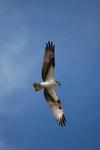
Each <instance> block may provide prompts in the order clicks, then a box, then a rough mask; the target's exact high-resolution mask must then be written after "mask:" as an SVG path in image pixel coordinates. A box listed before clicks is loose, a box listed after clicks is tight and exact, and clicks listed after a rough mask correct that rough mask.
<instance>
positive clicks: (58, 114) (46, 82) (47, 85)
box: [33, 41, 66, 126]
mask: <svg viewBox="0 0 100 150" xmlns="http://www.w3.org/2000/svg"><path fill="white" fill-rule="evenodd" d="M54 68H55V45H54V44H53V42H50V41H48V42H47V43H46V46H45V53H44V60H43V66H42V80H43V82H41V83H34V84H33V87H34V89H35V91H39V90H42V89H44V97H45V99H46V101H47V103H48V105H49V107H50V109H51V111H52V112H53V114H54V117H55V118H56V120H57V122H58V124H59V125H61V126H64V125H65V124H66V118H65V115H64V112H63V109H62V106H61V102H60V100H59V98H58V96H57V94H56V92H55V88H56V86H60V82H59V81H57V80H55V79H54Z"/></svg>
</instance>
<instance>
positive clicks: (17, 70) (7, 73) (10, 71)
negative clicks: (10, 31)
mask: <svg viewBox="0 0 100 150" xmlns="http://www.w3.org/2000/svg"><path fill="white" fill-rule="evenodd" d="M21 35H23V33H21V34H19V35H17V38H16V39H14V40H13V42H12V40H10V42H9V43H8V42H6V41H2V46H1V52H0V96H2V95H6V94H7V93H11V92H12V91H13V90H15V89H19V88H22V87H24V86H26V84H27V81H28V80H29V78H30V77H29V72H30V69H32V68H34V67H35V64H36V62H37V61H38V58H37V57H35V55H34V59H31V58H30V59H29V58H28V60H27V59H26V58H27V54H25V51H27V50H28V48H26V46H27V47H28V42H27V41H28V40H27V35H26V36H25V34H24V35H23V36H21ZM11 39H12V38H11ZM25 49H26V50H25Z"/></svg>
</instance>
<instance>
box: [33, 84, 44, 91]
mask: <svg viewBox="0 0 100 150" xmlns="http://www.w3.org/2000/svg"><path fill="white" fill-rule="evenodd" d="M33 87H34V89H35V91H39V90H41V89H42V88H43V87H42V85H41V84H40V83H34V84H33Z"/></svg>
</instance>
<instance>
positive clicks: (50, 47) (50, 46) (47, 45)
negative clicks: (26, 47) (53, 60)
mask: <svg viewBox="0 0 100 150" xmlns="http://www.w3.org/2000/svg"><path fill="white" fill-rule="evenodd" d="M45 49H49V50H51V51H53V52H54V50H55V44H54V43H53V41H48V42H46V46H45Z"/></svg>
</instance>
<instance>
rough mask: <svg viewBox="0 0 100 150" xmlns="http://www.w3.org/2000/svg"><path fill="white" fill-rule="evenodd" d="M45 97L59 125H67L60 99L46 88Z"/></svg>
mask: <svg viewBox="0 0 100 150" xmlns="http://www.w3.org/2000/svg"><path fill="white" fill-rule="evenodd" d="M44 96H45V98H46V101H47V103H48V105H49V107H50V109H51V111H52V112H53V114H54V116H55V118H56V120H57V122H58V123H59V125H61V126H63V125H65V123H66V118H65V116H64V112H63V109H62V107H61V102H60V100H59V99H58V97H57V95H56V92H55V91H54V90H52V89H47V88H45V89H44Z"/></svg>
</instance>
